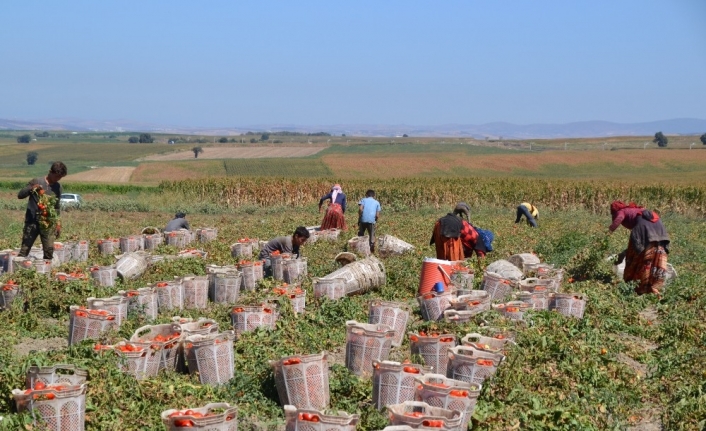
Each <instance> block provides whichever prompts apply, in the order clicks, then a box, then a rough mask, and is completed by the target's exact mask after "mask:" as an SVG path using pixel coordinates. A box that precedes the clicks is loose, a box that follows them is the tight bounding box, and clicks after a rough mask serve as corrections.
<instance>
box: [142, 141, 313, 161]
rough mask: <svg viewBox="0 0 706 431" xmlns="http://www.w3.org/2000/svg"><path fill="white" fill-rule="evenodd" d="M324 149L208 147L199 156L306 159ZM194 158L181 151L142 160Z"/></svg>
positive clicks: (204, 157) (191, 153) (190, 153)
mask: <svg viewBox="0 0 706 431" xmlns="http://www.w3.org/2000/svg"><path fill="white" fill-rule="evenodd" d="M324 148H326V147H314V146H306V147H305V146H300V147H281V146H275V145H273V146H267V147H265V146H252V147H245V146H240V147H224V146H210V147H203V153H201V154H199V158H200V159H253V158H276V157H308V156H312V155H314V154H316V153H318V152H319V151H321V150H323V149H324ZM193 158H194V153H193V152H192V151H181V152H177V153H171V154H156V155H151V156H147V157H145V158H144V159H143V160H151V161H168V160H190V159H193Z"/></svg>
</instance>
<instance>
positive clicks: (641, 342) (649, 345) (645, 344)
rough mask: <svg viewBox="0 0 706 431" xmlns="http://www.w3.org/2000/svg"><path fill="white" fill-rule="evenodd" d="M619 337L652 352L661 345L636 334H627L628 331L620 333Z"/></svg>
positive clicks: (631, 344)
mask: <svg viewBox="0 0 706 431" xmlns="http://www.w3.org/2000/svg"><path fill="white" fill-rule="evenodd" d="M618 338H620V339H621V340H622V341H623V342H625V343H626V344H629V345H630V346H631V347H632V346H635V347H637V348H639V349H641V350H644V351H647V352H650V351H652V350H657V348H658V347H659V344H655V343H653V342H651V341H649V340H646V339H644V338H642V337H636V336H634V335H630V334H626V333H624V332H623V333H621V334H618Z"/></svg>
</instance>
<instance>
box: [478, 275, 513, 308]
mask: <svg viewBox="0 0 706 431" xmlns="http://www.w3.org/2000/svg"><path fill="white" fill-rule="evenodd" d="M513 285H514V283H513V282H512V281H511V280H508V279H506V278H503V277H501V276H500V275H498V274H495V273H493V272H488V271H485V272H484V273H483V283H482V284H481V289H483V290H485V291H486V292H488V293H489V294H490V299H491V301H504V300H505V298H507V297H508V296H510V294H511V293H512V288H513Z"/></svg>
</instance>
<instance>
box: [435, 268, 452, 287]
mask: <svg viewBox="0 0 706 431" xmlns="http://www.w3.org/2000/svg"><path fill="white" fill-rule="evenodd" d="M436 267H437V268H439V271H441V273H442V274H444V276H445V277H446V279H447V280H449V283H451V277H450V276H449V274H447V273H446V270H445V269H444V268H442V267H441V265H437V266H436Z"/></svg>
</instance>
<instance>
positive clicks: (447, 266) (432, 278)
mask: <svg viewBox="0 0 706 431" xmlns="http://www.w3.org/2000/svg"><path fill="white" fill-rule="evenodd" d="M452 266H453V262H451V261H449V260H442V259H434V258H431V257H427V258H424V262H423V263H422V272H421V275H420V277H419V295H424V294H425V293H429V292H431V291H432V290H433V289H434V285H435V284H436V283H437V282H439V281H440V282H442V283H444V290H446V288H447V287H449V285H450V283H451V280H450V279H449V276H450V275H451V272H452V269H451V268H452Z"/></svg>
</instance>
